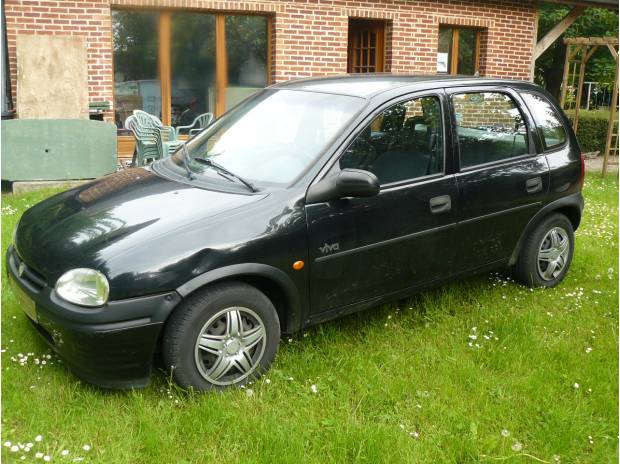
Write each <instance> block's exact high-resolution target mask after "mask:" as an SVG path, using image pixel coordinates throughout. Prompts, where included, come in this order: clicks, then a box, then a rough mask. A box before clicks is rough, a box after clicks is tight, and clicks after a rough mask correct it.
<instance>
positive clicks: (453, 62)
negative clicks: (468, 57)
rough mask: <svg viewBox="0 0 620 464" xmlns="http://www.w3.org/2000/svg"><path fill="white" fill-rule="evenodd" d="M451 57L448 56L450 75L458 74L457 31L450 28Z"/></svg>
mask: <svg viewBox="0 0 620 464" xmlns="http://www.w3.org/2000/svg"><path fill="white" fill-rule="evenodd" d="M451 53H452V55H451V56H450V74H458V69H459V30H458V29H457V28H455V27H453V28H452V50H451Z"/></svg>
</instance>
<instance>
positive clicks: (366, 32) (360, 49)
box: [347, 19, 385, 73]
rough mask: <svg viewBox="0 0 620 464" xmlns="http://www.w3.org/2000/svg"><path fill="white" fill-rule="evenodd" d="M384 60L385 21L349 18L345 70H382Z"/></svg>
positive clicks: (369, 71)
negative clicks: (347, 53) (347, 52)
mask: <svg viewBox="0 0 620 464" xmlns="http://www.w3.org/2000/svg"><path fill="white" fill-rule="evenodd" d="M384 61H385V22H384V21H373V20H366V19H350V20H349V56H348V67H347V72H349V73H372V72H382V71H383V67H384Z"/></svg>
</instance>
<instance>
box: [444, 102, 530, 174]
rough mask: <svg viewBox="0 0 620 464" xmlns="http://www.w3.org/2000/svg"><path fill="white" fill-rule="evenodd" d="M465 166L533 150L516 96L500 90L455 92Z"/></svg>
mask: <svg viewBox="0 0 620 464" xmlns="http://www.w3.org/2000/svg"><path fill="white" fill-rule="evenodd" d="M452 105H453V108H454V114H455V117H456V124H457V135H458V143H459V153H460V162H461V168H467V167H470V166H476V165H479V164H486V163H492V162H495V161H501V160H504V159H509V158H514V157H517V156H522V155H526V154H528V153H529V145H528V135H527V128H526V125H525V121H524V119H523V115H522V114H521V111H520V110H519V108H518V107H517V105H516V103H515V102H514V100H513V99H512V98H511V97H510V96H508V95H507V94H504V93H499V92H472V93H461V94H456V95H453V96H452Z"/></svg>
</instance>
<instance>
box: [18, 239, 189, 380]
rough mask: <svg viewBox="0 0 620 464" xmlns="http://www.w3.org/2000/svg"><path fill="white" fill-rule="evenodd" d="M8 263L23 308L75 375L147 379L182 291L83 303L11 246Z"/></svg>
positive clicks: (82, 376) (91, 378) (99, 378)
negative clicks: (64, 295) (61, 292)
mask: <svg viewBox="0 0 620 464" xmlns="http://www.w3.org/2000/svg"><path fill="white" fill-rule="evenodd" d="M6 264H7V266H6V267H7V274H8V278H9V280H10V281H11V282H10V283H11V286H12V287H13V288H14V293H16V297H18V298H17V299H18V301H20V304H21V305H22V309H23V310H24V312H25V313H26V315H27V316H28V318H29V320H30V321H31V323H32V324H33V326H34V327H35V328H36V330H37V331H38V332H39V334H40V335H41V336H42V337H43V339H44V340H45V341H46V342H47V343H48V344H49V345H50V346H51V348H52V349H53V350H54V351H56V352H57V353H58V354H59V355H60V357H61V358H62V359H63V361H64V362H65V363H66V364H67V366H68V367H69V369H70V370H71V371H72V372H73V373H74V374H75V375H76V376H78V377H80V378H81V379H83V380H85V381H87V382H89V383H92V384H95V385H97V386H99V387H102V388H112V389H125V388H132V387H143V386H145V385H147V384H148V383H149V379H150V374H151V369H152V365H153V356H154V353H155V349H156V347H157V341H158V338H159V336H160V333H161V329H162V328H163V325H164V322H165V320H166V318H167V317H168V315H169V314H170V312H171V311H172V310H173V309H174V307H175V306H176V305H177V304H178V302H179V301H180V300H181V297H180V296H179V295H178V293H176V292H169V293H164V294H158V295H150V296H144V297H138V298H130V299H126V300H117V301H110V302H108V303H107V304H106V305H104V306H102V307H98V308H84V307H81V306H77V305H74V304H71V303H68V302H66V301H64V300H62V299H60V298H59V297H58V296H57V295H56V293H55V292H54V290H53V287H52V286H50V285H48V283H46V282H45V280H44V278H43V277H42V276H40V275H39V274H37V273H36V271H34V270H33V269H30V268H29V267H28V266H27V265H26V264H25V263H23V262H22V261H21V258H20V257H19V255H18V254H17V252H16V251H15V249H14V248H13V247H12V246H10V247H9V249H8V251H7V255H6ZM24 295H25V300H24ZM20 297H21V300H20ZM28 298H29V299H30V300H32V301H33V302H34V305H33V307H31V306H30V304H29V302H28V301H27V299H28Z"/></svg>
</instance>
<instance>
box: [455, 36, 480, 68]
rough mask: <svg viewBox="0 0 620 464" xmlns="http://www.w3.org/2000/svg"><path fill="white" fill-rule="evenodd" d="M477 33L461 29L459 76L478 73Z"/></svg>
mask: <svg viewBox="0 0 620 464" xmlns="http://www.w3.org/2000/svg"><path fill="white" fill-rule="evenodd" d="M475 59H476V31H475V30H474V29H459V61H458V66H457V68H458V69H457V71H456V73H457V74H464V75H470V76H471V75H473V74H474V73H475V72H476V63H475Z"/></svg>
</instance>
